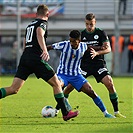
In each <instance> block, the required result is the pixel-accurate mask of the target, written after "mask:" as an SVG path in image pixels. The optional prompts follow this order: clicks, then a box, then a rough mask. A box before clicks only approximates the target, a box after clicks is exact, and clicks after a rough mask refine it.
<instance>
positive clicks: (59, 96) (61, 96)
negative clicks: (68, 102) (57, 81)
mask: <svg viewBox="0 0 133 133" xmlns="http://www.w3.org/2000/svg"><path fill="white" fill-rule="evenodd" d="M54 97H55V100H56V101H57V103H58V104H57V105H59V106H60V108H61V112H62V114H63V116H66V115H67V114H68V111H67V109H66V106H65V103H64V94H63V93H59V94H55V95H54Z"/></svg>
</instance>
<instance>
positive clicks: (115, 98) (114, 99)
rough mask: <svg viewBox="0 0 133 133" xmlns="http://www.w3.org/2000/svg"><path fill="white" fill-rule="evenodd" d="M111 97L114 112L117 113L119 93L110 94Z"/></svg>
mask: <svg viewBox="0 0 133 133" xmlns="http://www.w3.org/2000/svg"><path fill="white" fill-rule="evenodd" d="M109 97H110V101H111V103H112V105H113V108H114V112H117V111H118V95H117V93H116V92H115V93H114V94H109Z"/></svg>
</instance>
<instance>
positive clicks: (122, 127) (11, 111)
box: [0, 76, 133, 133]
mask: <svg viewBox="0 0 133 133" xmlns="http://www.w3.org/2000/svg"><path fill="white" fill-rule="evenodd" d="M12 80H13V76H11V77H10V76H3V77H1V78H0V87H4V86H9V85H10V84H11V83H12ZM113 80H114V84H115V87H116V90H117V93H118V95H119V109H120V112H121V113H122V114H124V115H126V117H127V118H126V119H124V118H116V119H107V118H104V116H103V114H102V112H101V111H100V110H99V109H98V107H97V106H95V105H94V103H93V101H92V99H91V98H89V97H88V96H87V95H85V94H83V93H82V92H80V93H78V92H77V91H76V90H74V91H73V92H72V93H71V95H70V96H69V101H70V103H71V105H72V107H73V110H75V109H78V110H80V114H79V116H78V117H76V118H74V119H71V120H69V121H67V122H65V121H63V119H62V115H61V113H59V114H58V116H57V117H55V118H43V117H42V116H41V114H40V113H41V109H42V108H43V107H44V106H45V105H52V106H53V107H54V106H55V105H56V102H55V100H54V97H53V90H52V88H51V87H50V86H49V85H48V84H47V83H45V82H43V81H42V80H37V79H36V78H35V77H32V76H31V77H29V79H28V80H27V81H26V82H25V84H24V86H23V87H22V89H21V90H20V91H19V93H18V94H17V95H12V96H8V97H6V98H4V99H1V100H0V110H1V111H0V132H1V133H6V132H8V133H10V132H11V133H20V132H25V133H31V132H32V133H33V132H36V133H37V132H38V133H42V132H43V133H45V132H49V133H56V132H58V133H88V132H90V133H95V132H98V133H113V132H114V133H116V132H117V133H130V132H133V125H132V120H133V119H132V115H133V114H132V113H133V110H132V108H133V107H132V102H133V99H132V89H133V78H132V77H114V78H113ZM88 81H89V82H90V83H91V85H92V86H93V88H94V90H95V91H96V92H97V94H98V95H99V96H100V97H101V98H102V100H103V102H104V104H105V105H106V107H107V110H108V112H109V113H111V114H113V108H112V105H111V103H110V100H109V96H108V91H107V89H106V88H105V87H104V85H102V84H97V83H96V81H95V79H94V78H92V77H90V78H88Z"/></svg>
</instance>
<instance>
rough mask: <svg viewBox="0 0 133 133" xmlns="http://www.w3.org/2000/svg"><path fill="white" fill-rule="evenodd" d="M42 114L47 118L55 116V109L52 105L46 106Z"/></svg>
mask: <svg viewBox="0 0 133 133" xmlns="http://www.w3.org/2000/svg"><path fill="white" fill-rule="evenodd" d="M41 114H42V116H43V117H45V118H50V117H55V109H54V108H53V107H52V106H45V107H43V109H42V112H41Z"/></svg>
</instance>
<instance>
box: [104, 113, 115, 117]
mask: <svg viewBox="0 0 133 133" xmlns="http://www.w3.org/2000/svg"><path fill="white" fill-rule="evenodd" d="M105 117H106V118H116V117H115V116H113V115H111V114H109V113H107V114H106V115H105Z"/></svg>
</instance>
